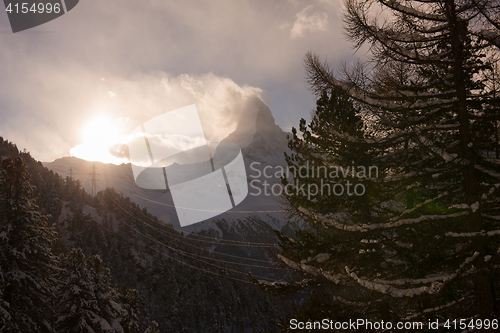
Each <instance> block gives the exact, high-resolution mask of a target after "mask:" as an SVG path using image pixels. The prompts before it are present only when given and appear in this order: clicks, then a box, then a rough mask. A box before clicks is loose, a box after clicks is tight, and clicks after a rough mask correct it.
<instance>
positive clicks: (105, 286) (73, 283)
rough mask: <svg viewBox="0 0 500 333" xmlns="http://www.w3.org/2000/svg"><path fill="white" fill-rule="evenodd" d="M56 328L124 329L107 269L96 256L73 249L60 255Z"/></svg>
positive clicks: (87, 330)
mask: <svg viewBox="0 0 500 333" xmlns="http://www.w3.org/2000/svg"><path fill="white" fill-rule="evenodd" d="M61 268H62V272H61V280H62V287H61V290H60V292H59V293H60V303H59V310H58V312H59V318H58V319H57V323H56V326H57V330H58V332H61V333H62V332H75V333H77V332H78V333H87V332H89V333H90V332H96V333H98V332H102V333H104V332H124V331H123V328H122V327H121V326H120V324H119V323H118V321H117V309H118V306H117V305H116V303H115V302H114V301H113V299H112V297H113V294H114V290H113V288H112V287H111V282H110V276H109V270H108V269H107V268H106V267H104V265H103V264H102V261H101V259H100V258H99V256H92V257H90V258H88V259H87V258H85V255H84V254H83V251H82V250H81V249H73V250H72V251H71V252H70V253H68V254H63V255H62V258H61Z"/></svg>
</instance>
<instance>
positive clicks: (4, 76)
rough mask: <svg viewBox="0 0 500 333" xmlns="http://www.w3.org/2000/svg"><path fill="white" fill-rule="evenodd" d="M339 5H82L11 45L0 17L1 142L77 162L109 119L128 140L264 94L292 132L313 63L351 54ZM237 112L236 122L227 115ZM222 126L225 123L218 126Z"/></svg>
mask: <svg viewBox="0 0 500 333" xmlns="http://www.w3.org/2000/svg"><path fill="white" fill-rule="evenodd" d="M341 7H342V1H341V0H304V1H302V0H211V1H209V0H205V1H202V0H197V1H195V0H191V1H190V0H185V1H166V0H140V1H139V0H82V1H80V3H79V4H78V5H77V6H76V7H75V8H74V9H73V10H72V11H71V12H70V13H68V14H66V15H63V16H62V17H60V18H58V19H56V20H54V21H51V22H49V23H46V24H44V25H41V26H39V27H36V28H33V29H30V30H27V31H24V32H19V33H16V34H13V33H12V32H11V29H10V26H9V22H8V18H7V14H6V13H5V12H4V11H1V12H0V40H1V45H2V48H1V50H0V60H1V65H0V84H1V86H0V136H3V137H4V138H6V139H8V140H10V141H13V142H14V143H16V144H17V145H18V147H19V148H20V149H23V148H26V149H28V150H29V151H30V152H31V153H32V155H33V156H34V157H35V158H37V159H39V160H42V161H52V160H54V159H56V158H58V157H61V156H66V155H68V154H69V150H70V148H72V147H74V146H76V145H78V144H80V143H81V136H80V133H81V129H82V128H83V127H84V126H85V124H87V123H88V122H89V121H90V120H91V119H92V118H93V117H95V116H96V115H102V114H104V115H106V116H108V117H109V118H110V119H112V120H113V121H115V122H116V123H117V124H120V130H121V131H122V132H123V134H128V133H129V132H130V131H131V130H133V129H134V128H135V127H137V126H138V125H140V123H141V122H144V121H146V120H148V119H150V118H151V117H154V116H156V115H158V114H161V113H162V112H167V111H170V110H172V109H173V108H177V107H182V106H185V105H188V104H189V103H193V102H194V103H196V102H198V101H199V100H200V99H204V100H208V101H209V102H210V103H212V105H213V106H214V107H215V108H218V109H221V110H226V111H225V112H227V114H224V116H225V118H224V119H223V120H224V121H222V120H221V119H222V118H221V117H220V115H219V118H218V120H217V121H220V122H221V126H226V127H227V128H230V127H231V126H230V125H231V124H230V123H231V121H234V120H235V119H237V118H238V117H237V112H238V110H230V109H231V106H232V104H231V98H233V99H234V98H238V96H246V95H248V94H252V93H257V94H259V95H260V96H262V98H263V99H264V101H265V102H266V103H267V104H268V105H269V106H270V108H271V110H272V112H273V114H274V117H275V118H276V122H277V124H278V125H279V126H281V127H282V128H283V129H284V130H287V131H288V130H290V128H291V127H292V126H297V124H298V122H299V119H300V118H301V117H305V118H308V117H309V113H310V111H311V110H312V109H313V108H314V105H315V99H314V96H313V95H312V94H311V92H310V91H309V90H307V86H306V83H305V81H304V76H305V71H304V67H303V58H304V55H305V53H306V52H308V51H312V52H315V53H318V54H319V55H321V56H322V57H327V58H328V61H330V62H331V63H332V64H334V65H335V64H340V62H341V61H346V62H351V61H353V60H354V59H356V58H358V57H362V56H364V54H361V53H360V52H358V53H356V54H354V51H353V49H352V48H351V44H350V43H349V42H348V41H347V40H346V38H345V37H344V35H343V31H342V18H341V13H342V10H341ZM227 110H230V111H227ZM216 118H217V117H216Z"/></svg>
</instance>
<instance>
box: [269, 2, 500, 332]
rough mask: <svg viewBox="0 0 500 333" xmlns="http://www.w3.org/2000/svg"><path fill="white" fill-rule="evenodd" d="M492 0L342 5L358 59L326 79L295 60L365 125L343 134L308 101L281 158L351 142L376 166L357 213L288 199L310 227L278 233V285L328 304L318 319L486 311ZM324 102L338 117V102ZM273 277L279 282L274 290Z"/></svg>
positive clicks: (496, 178)
mask: <svg viewBox="0 0 500 333" xmlns="http://www.w3.org/2000/svg"><path fill="white" fill-rule="evenodd" d="M498 5H499V3H498V2H497V1H480V0H465V1H454V0H446V1H405V0H347V1H346V16H345V22H346V30H347V34H348V36H349V38H350V39H351V40H352V41H354V42H355V46H356V47H360V46H362V45H364V44H368V45H369V46H370V47H371V52H372V53H371V55H372V62H371V64H370V66H364V65H359V66H356V67H355V68H354V69H349V70H347V69H346V70H344V71H343V74H342V75H336V74H335V73H334V72H333V70H332V69H331V67H330V65H329V64H327V63H322V62H321V61H320V59H319V57H318V56H316V55H313V54H308V55H307V56H306V69H307V71H308V79H309V83H310V85H311V88H312V90H313V91H314V92H315V93H316V94H317V95H318V96H321V98H320V100H319V101H321V100H322V99H324V97H323V96H324V93H325V92H329V91H332V90H335V89H337V90H338V91H341V92H342V94H345V95H346V97H344V98H345V99H346V100H352V101H354V103H355V104H354V105H357V106H358V107H357V114H358V116H360V117H362V118H363V121H364V125H365V126H364V131H363V133H362V134H361V135H360V134H359V133H358V134H356V133H352V132H351V133H350V132H349V130H348V129H346V128H339V126H338V125H335V124H328V123H327V122H325V120H324V119H323V120H321V112H322V111H321V110H320V109H318V110H317V111H316V114H315V115H314V116H313V120H312V122H311V124H310V125H308V126H306V124H305V122H302V123H301V130H302V132H303V133H304V134H303V143H300V145H298V144H295V143H294V142H297V140H299V141H300V140H302V139H298V136H297V135H295V136H294V138H293V139H292V146H291V148H292V149H293V150H295V152H297V153H298V155H299V157H298V158H294V159H292V160H290V159H289V162H292V165H298V164H301V163H302V164H303V162H301V161H303V160H305V159H317V160H318V161H317V162H315V164H316V165H317V164H325V165H328V163H330V161H332V160H334V163H333V164H332V163H330V164H331V165H332V166H335V164H336V163H339V162H342V161H343V160H345V158H344V156H346V157H347V156H349V155H348V152H347V151H342V150H335V149H334V147H336V146H338V145H339V144H340V145H351V146H354V147H358V149H360V150H361V151H365V153H366V158H367V159H368V161H369V162H368V163H369V164H370V165H373V166H376V167H377V168H378V171H379V172H378V177H376V179H372V180H371V181H370V182H369V186H368V187H367V191H366V193H365V194H364V196H365V199H364V200H362V202H364V204H365V206H366V207H367V209H365V210H364V213H363V214H362V215H360V214H359V208H360V205H359V204H358V202H359V200H360V199H359V198H354V196H353V198H352V199H350V200H348V201H346V202H345V203H344V204H333V205H329V206H328V205H321V202H327V201H328V200H331V201H332V202H337V203H342V201H339V199H338V198H333V199H328V198H317V197H311V198H306V199H304V198H297V196H293V195H292V196H288V197H287V199H288V202H289V204H290V209H291V212H292V213H295V214H299V215H301V216H302V217H304V218H305V219H306V220H307V221H308V222H309V228H307V229H306V230H305V231H304V234H302V235H301V234H299V240H298V241H293V240H289V239H287V238H286V237H284V236H282V244H283V252H282V254H281V255H280V256H279V258H280V260H281V261H282V262H283V263H284V264H286V265H287V266H288V267H290V268H292V269H293V270H295V271H296V272H297V273H299V275H298V276H297V277H296V278H294V279H292V281H288V282H293V284H294V285H295V286H296V287H303V286H308V287H309V288H310V290H312V293H313V294H314V292H316V295H317V297H316V298H314V297H313V298H312V299H315V300H316V301H315V302H316V304H318V303H319V302H321V301H323V303H325V304H329V305H330V307H329V308H328V306H327V307H326V308H325V307H323V308H322V309H323V310H322V311H324V312H326V313H322V315H323V318H324V317H325V315H326V314H329V315H331V316H335V315H336V314H337V313H338V312H337V308H338V307H340V308H343V309H348V310H346V312H350V313H358V314H359V315H360V316H361V315H362V316H363V317H365V318H373V319H385V320H392V321H397V320H403V319H406V320H409V319H412V320H415V321H422V322H424V323H426V322H427V319H441V320H442V322H443V321H446V320H447V319H450V318H464V319H477V318H481V319H491V318H494V317H495V314H498V300H497V295H496V292H495V289H497V288H498V284H499V281H498V262H499V261H500V260H499V258H498V250H499V245H500V242H499V237H500V218H499V216H500V205H499V201H500V188H499V187H498V185H496V184H498V183H499V182H500V173H499V172H498V170H499V165H500V161H499V160H498V159H495V158H491V157H490V156H491V153H492V152H494V151H495V150H496V149H497V147H498V141H497V140H494V139H492V137H493V136H494V133H493V132H494V131H490V127H492V128H494V126H490V125H491V124H492V122H494V123H495V124H496V122H497V121H498V120H499V119H498V113H497V112H496V108H497V107H496V105H498V98H497V97H496V95H495V94H493V93H492V91H491V89H489V88H488V87H489V86H491V85H490V84H489V82H488V78H490V77H491V75H490V74H491V70H492V64H493V62H494V57H493V56H494V55H495V54H497V53H498V48H499V47H500V30H499V28H500V16H499V12H498V10H499V8H500V7H499V6H498ZM377 12H378V13H381V14H380V16H378V17H377V16H376V13H377ZM319 104H320V102H319ZM319 104H318V105H319ZM332 110H333V111H332V112H334V113H336V114H338V115H341V114H342V113H343V112H345V111H344V110H343V109H342V107H341V106H339V105H332ZM317 120H320V121H321V122H322V126H324V128H325V129H324V130H323V129H322V127H321V126H318V125H317V124H316V123H315V122H316V121H317ZM341 122H342V121H339V122H338V123H341ZM485 137H487V138H489V140H485ZM330 146H331V148H330ZM301 149H302V150H301ZM335 155H336V156H335ZM347 166H349V164H344V167H347ZM347 199H349V198H347ZM349 201H351V202H353V204H349ZM303 235H307V238H305V237H303ZM285 285H286V286H287V287H290V285H291V284H290V283H287V284H284V283H282V284H276V285H274V286H285ZM318 290H323V291H326V293H323V295H325V296H326V297H325V298H323V299H321V293H320V292H318ZM307 309H308V308H307V307H306V308H305V309H304V311H307ZM328 309H330V310H328ZM309 314H310V313H309ZM490 328H491V327H490ZM473 329H478V327H477V326H476V327H473Z"/></svg>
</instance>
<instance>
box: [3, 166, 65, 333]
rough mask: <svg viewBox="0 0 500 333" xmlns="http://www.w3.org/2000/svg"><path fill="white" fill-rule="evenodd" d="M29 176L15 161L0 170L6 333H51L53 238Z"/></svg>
mask: <svg viewBox="0 0 500 333" xmlns="http://www.w3.org/2000/svg"><path fill="white" fill-rule="evenodd" d="M30 195H31V186H30V183H29V179H28V173H27V171H26V167H25V165H24V164H23V161H22V160H21V159H20V158H15V159H14V160H12V159H10V158H7V159H4V160H3V161H2V166H1V168H0V267H1V272H2V274H1V281H0V283H1V286H0V287H1V290H0V293H1V295H2V296H1V297H2V299H3V301H2V303H1V304H0V306H1V307H2V311H1V313H2V316H3V319H4V320H5V321H6V322H5V328H4V331H5V332H53V329H52V325H51V320H52V318H53V315H54V312H53V309H52V308H53V301H54V297H55V295H54V290H53V287H54V285H55V280H54V279H53V275H54V273H55V272H56V271H57V267H56V265H57V262H56V260H55V258H54V257H53V256H52V254H51V252H50V245H51V242H52V241H53V239H54V237H55V235H54V232H53V230H52V229H51V228H49V227H48V226H47V223H46V218H45V217H44V216H41V215H40V213H39V212H38V211H37V207H36V206H35V205H34V203H33V202H32V201H31V200H30Z"/></svg>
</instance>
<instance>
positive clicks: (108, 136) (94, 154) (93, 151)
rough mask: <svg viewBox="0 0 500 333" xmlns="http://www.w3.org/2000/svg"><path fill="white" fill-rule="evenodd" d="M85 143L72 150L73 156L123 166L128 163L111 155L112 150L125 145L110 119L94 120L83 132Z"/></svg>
mask: <svg viewBox="0 0 500 333" xmlns="http://www.w3.org/2000/svg"><path fill="white" fill-rule="evenodd" d="M81 138H82V141H83V143H82V144H80V145H78V146H76V147H74V148H71V149H70V153H71V155H72V156H75V157H78V158H81V159H84V160H87V161H95V162H102V163H114V164H121V163H127V162H128V161H127V160H126V159H124V158H119V157H117V156H114V155H112V154H111V153H110V148H112V147H113V146H115V145H119V144H122V143H123V138H122V136H121V135H120V131H119V130H118V127H117V126H116V125H115V123H113V122H112V121H111V120H110V119H109V118H107V117H104V116H99V117H97V118H94V119H92V120H91V121H90V122H89V123H88V124H87V125H86V126H85V127H84V128H83V129H82V132H81Z"/></svg>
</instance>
